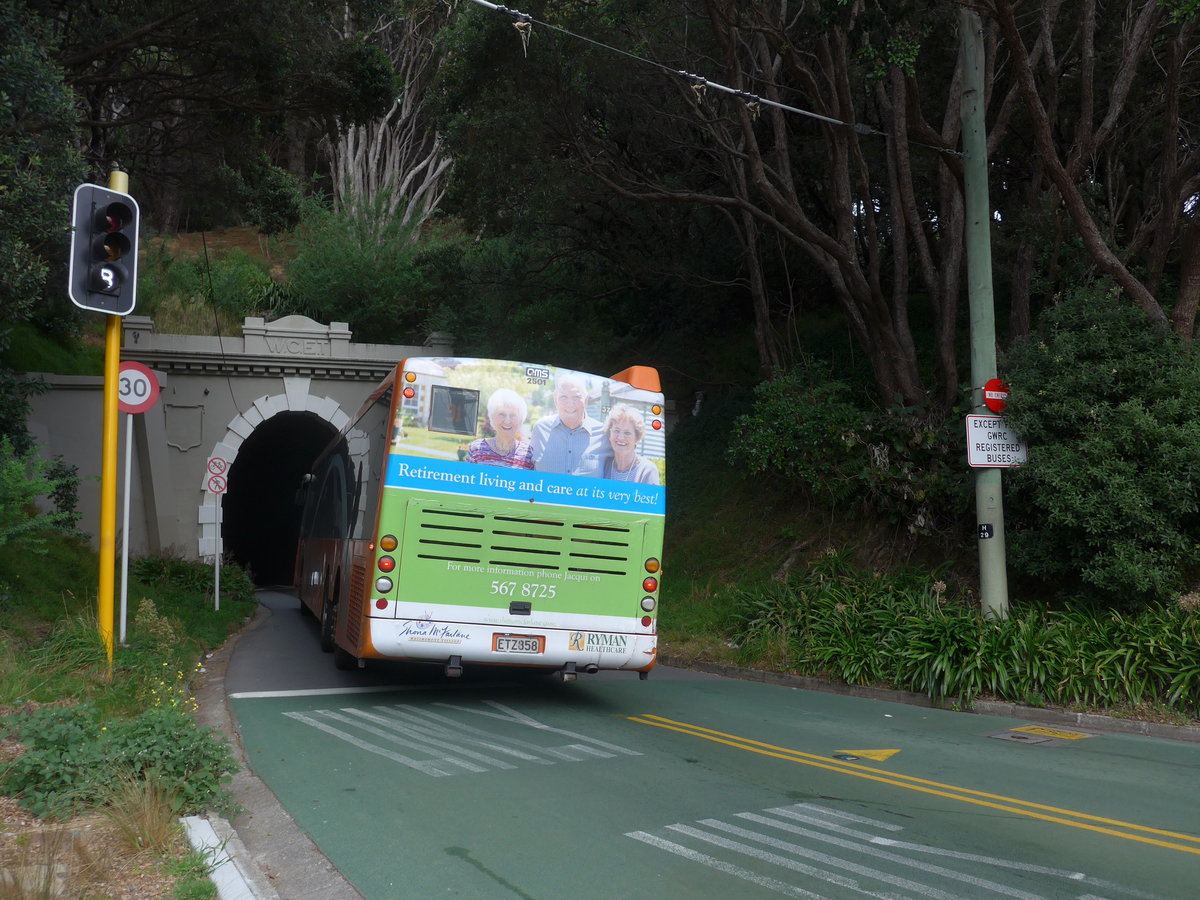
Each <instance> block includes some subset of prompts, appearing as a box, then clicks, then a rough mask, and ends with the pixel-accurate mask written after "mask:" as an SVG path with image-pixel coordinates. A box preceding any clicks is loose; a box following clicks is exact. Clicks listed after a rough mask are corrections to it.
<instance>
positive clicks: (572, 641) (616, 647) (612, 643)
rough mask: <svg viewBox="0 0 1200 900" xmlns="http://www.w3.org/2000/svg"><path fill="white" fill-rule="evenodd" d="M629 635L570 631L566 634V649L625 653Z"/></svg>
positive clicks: (571, 650)
mask: <svg viewBox="0 0 1200 900" xmlns="http://www.w3.org/2000/svg"><path fill="white" fill-rule="evenodd" d="M628 650H629V636H628V635H624V634H602V633H597V632H594V631H572V632H570V633H569V634H568V635H567V651H568V652H577V653H626V652H628Z"/></svg>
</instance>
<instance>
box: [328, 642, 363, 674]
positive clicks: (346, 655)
mask: <svg viewBox="0 0 1200 900" xmlns="http://www.w3.org/2000/svg"><path fill="white" fill-rule="evenodd" d="M333 665H334V667H335V668H338V669H341V670H342V671H343V672H345V671H347V670H349V669H357V668H358V657H357V656H355V655H354V654H353V653H350V652H349V651H346V650H343V649H342V648H341V647H339V646H337V645H336V644H335V645H334V647H333Z"/></svg>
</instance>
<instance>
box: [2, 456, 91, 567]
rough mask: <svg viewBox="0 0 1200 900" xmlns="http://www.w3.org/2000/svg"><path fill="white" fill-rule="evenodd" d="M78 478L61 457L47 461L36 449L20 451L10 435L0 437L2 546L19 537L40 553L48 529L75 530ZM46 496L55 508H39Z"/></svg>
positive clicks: (32, 549)
mask: <svg viewBox="0 0 1200 900" xmlns="http://www.w3.org/2000/svg"><path fill="white" fill-rule="evenodd" d="M78 482H79V478H78V476H77V475H76V474H75V472H74V470H73V469H71V468H69V467H66V466H64V465H63V464H62V460H61V458H60V459H58V460H56V461H55V462H53V463H49V462H46V461H45V460H43V459H41V458H40V457H39V456H38V454H37V452H36V451H34V450H27V451H25V452H24V453H20V452H18V451H17V450H16V449H15V448H14V447H13V444H12V441H11V440H9V438H8V437H7V436H4V437H0V546H3V545H4V544H7V543H10V542H18V541H19V542H20V543H21V546H22V547H23V548H24V549H25V550H26V552H31V553H37V552H38V551H40V550H43V549H44V545H45V541H46V534H45V533H46V530H47V529H58V530H59V531H65V532H67V533H70V532H71V531H73V530H74V526H75V522H76V521H77V520H78V514H77V513H76V511H75V500H76V498H75V490H76V487H77V485H78ZM43 498H49V499H50V500H51V501H52V503H53V506H54V508H53V509H51V510H50V511H48V512H41V511H39V510H38V507H37V503H38V501H39V500H42V499H43Z"/></svg>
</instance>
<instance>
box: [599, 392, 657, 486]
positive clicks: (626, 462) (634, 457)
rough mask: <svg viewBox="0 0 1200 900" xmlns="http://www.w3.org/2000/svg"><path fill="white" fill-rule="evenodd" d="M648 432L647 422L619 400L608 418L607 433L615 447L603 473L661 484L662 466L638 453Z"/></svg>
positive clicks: (604, 475)
mask: <svg viewBox="0 0 1200 900" xmlns="http://www.w3.org/2000/svg"><path fill="white" fill-rule="evenodd" d="M645 433H646V423H645V422H643V421H642V417H641V416H640V415H639V414H638V413H637V411H636V410H634V409H633V407H631V406H628V405H626V404H624V403H618V404H616V405H615V406H613V408H612V409H610V410H609V411H608V418H607V419H605V420H604V436H605V437H606V438H608V443H609V446H610V447H612V456H609V457H606V458H605V460H604V467H603V470H602V472H601V474H602V476H603V477H604V478H610V479H612V480H613V481H636V482H639V483H640V484H658V467H657V466H655V465H654V463H653V462H652V461H650V460H648V459H646V458H645V457H642V456H638V452H637V446H638V444H639V443H641V440H642V436H643V435H645Z"/></svg>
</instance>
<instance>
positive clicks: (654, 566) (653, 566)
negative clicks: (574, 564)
mask: <svg viewBox="0 0 1200 900" xmlns="http://www.w3.org/2000/svg"><path fill="white" fill-rule="evenodd" d="M384 549H385V550H386V549H387V548H386V547H384ZM642 565H643V567H644V568H645V569H646V571H647V572H649V573H650V574H651V575H653V574H655V573H656V572H658V570H659V569H660V568H662V564H661V563H660V562H659V561H658V560H657V559H655V558H654V557H653V556H652V557H650V558H649V559H648V560H646V561H645V562H644V563H643V564H642Z"/></svg>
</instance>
